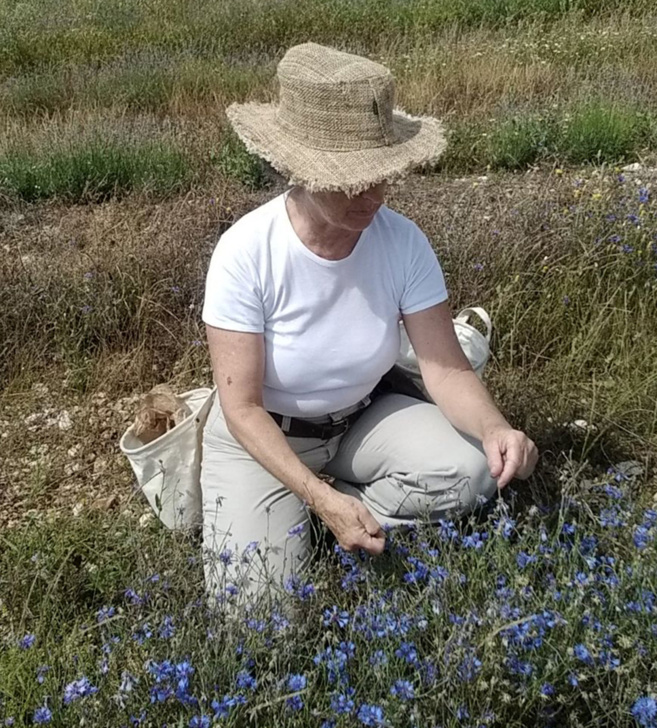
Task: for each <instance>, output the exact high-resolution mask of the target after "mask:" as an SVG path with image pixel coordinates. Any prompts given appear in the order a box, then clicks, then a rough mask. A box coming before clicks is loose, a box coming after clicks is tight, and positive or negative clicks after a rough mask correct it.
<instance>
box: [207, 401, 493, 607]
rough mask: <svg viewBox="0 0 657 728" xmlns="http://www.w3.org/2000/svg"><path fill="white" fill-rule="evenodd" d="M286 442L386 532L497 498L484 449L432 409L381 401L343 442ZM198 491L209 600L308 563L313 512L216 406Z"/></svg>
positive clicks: (342, 437) (424, 404) (274, 578)
mask: <svg viewBox="0 0 657 728" xmlns="http://www.w3.org/2000/svg"><path fill="white" fill-rule="evenodd" d="M288 442H289V444H290V447H291V448H292V449H293V450H294V452H295V453H296V454H297V455H298V456H299V458H300V459H301V460H302V461H303V462H304V463H305V464H306V465H307V466H308V467H309V468H310V469H311V470H312V471H314V472H316V473H320V472H321V473H325V474H327V475H330V476H333V477H334V478H335V482H334V487H335V488H337V489H338V490H340V491H341V492H343V493H348V494H349V495H352V496H354V497H356V498H358V499H359V500H360V501H362V503H363V504H364V505H366V506H367V508H368V509H369V510H370V512H371V513H372V515H373V516H374V517H375V518H376V519H377V520H378V521H379V523H380V524H381V525H382V526H383V525H386V524H387V525H389V526H397V525H403V524H408V523H410V522H412V521H414V520H415V519H417V518H420V517H425V518H428V519H429V520H431V521H435V520H437V519H439V518H443V517H445V516H453V515H461V514H463V513H467V512H468V511H470V510H471V509H472V508H473V506H474V505H475V504H476V503H477V502H478V501H479V502H480V501H481V500H484V499H488V498H490V497H491V496H492V495H493V494H494V493H495V492H496V490H497V483H496V481H495V480H494V479H493V478H491V476H490V473H489V470H488V466H487V462H486V456H485V455H484V453H483V450H482V447H481V443H480V442H479V441H477V440H475V439H473V438H471V437H468V436H467V435H464V434H463V433H461V432H459V431H458V430H456V429H454V427H452V425H451V424H450V423H449V422H448V421H447V419H446V417H445V416H444V415H443V413H442V412H441V411H440V409H439V408H438V407H436V405H434V404H429V403H427V402H421V401H419V400H417V399H413V398H412V397H407V396H405V395H401V394H386V395H383V396H381V397H379V398H378V399H376V400H375V401H374V402H373V403H372V404H371V405H369V407H367V409H366V410H365V412H364V413H363V414H362V415H361V416H360V418H359V419H358V420H357V421H356V423H355V424H354V425H353V426H352V427H351V429H350V430H349V431H348V432H347V433H346V434H344V435H339V436H337V437H334V438H332V439H331V440H320V439H313V438H298V437H288ZM201 485H202V490H203V546H204V561H205V576H206V583H207V586H208V590H209V591H210V593H214V594H216V595H217V596H219V597H221V595H222V594H224V593H225V592H226V590H227V591H228V593H235V592H237V591H238V590H239V592H241V593H250V594H252V593H253V592H254V590H255V591H257V590H258V589H262V588H263V587H264V585H265V584H266V583H268V582H269V583H271V582H272V581H274V582H278V583H280V579H281V578H282V577H283V578H284V577H286V576H288V575H290V574H291V573H293V572H299V571H300V570H303V568H304V567H305V566H306V565H307V564H308V562H309V561H310V557H311V521H310V519H309V513H308V510H307V508H306V507H305V506H304V504H303V503H302V501H301V500H300V499H299V498H298V497H297V496H296V495H295V494H293V493H292V492H291V491H290V490H288V489H287V488H286V487H285V486H284V485H283V484H282V483H281V482H280V481H279V480H277V479H276V478H274V476H272V475H271V474H270V473H269V472H267V471H266V470H265V469H264V468H263V467H262V466H261V465H260V464H259V463H258V462H257V461H256V460H254V459H253V458H252V457H251V455H249V453H248V452H247V451H246V450H245V449H244V448H243V447H242V446H241V445H240V444H239V443H238V442H237V441H236V440H235V439H234V438H233V436H232V435H231V434H230V433H229V431H228V428H227V426H226V421H225V419H224V417H223V414H222V411H221V407H220V405H219V403H218V398H217V399H215V402H214V403H213V405H212V409H211V410H210V414H209V416H208V421H207V424H206V426H205V431H204V438H203V463H202V472H201Z"/></svg>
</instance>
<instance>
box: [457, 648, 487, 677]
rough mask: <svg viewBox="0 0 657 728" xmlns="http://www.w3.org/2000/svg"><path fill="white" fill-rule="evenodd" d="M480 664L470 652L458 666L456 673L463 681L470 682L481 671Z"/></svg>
mask: <svg viewBox="0 0 657 728" xmlns="http://www.w3.org/2000/svg"><path fill="white" fill-rule="evenodd" d="M481 666H482V663H481V660H480V659H479V658H478V657H477V656H476V655H475V654H474V653H472V652H471V653H470V654H468V655H467V657H466V658H465V659H464V660H463V662H461V664H460V665H459V666H458V669H457V675H458V676H459V679H460V680H462V681H463V682H471V681H472V680H474V679H475V677H476V676H477V675H478V674H479V672H481Z"/></svg>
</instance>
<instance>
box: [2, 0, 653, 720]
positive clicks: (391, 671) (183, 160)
mask: <svg viewBox="0 0 657 728" xmlns="http://www.w3.org/2000/svg"><path fill="white" fill-rule="evenodd" d="M305 40H315V41H317V42H323V43H327V44H331V45H334V46H336V47H341V48H344V49H348V50H352V51H354V52H359V53H363V54H367V55H368V56H369V57H372V58H375V59H377V60H380V61H381V62H383V63H385V64H386V65H387V66H389V67H390V68H391V70H392V71H393V72H394V73H395V76H396V78H397V85H398V102H399V104H400V105H401V106H402V107H403V108H405V109H406V110H407V111H408V112H410V113H415V114H420V113H423V114H433V115H437V116H440V117H442V118H443V119H444V120H445V124H446V126H447V127H448V129H449V139H450V145H449V149H448V152H447V153H446V154H445V156H444V157H443V159H442V160H441V161H440V162H439V163H438V164H437V165H435V166H433V167H429V168H425V169H423V170H420V171H418V173H417V174H413V175H412V176H411V177H409V179H408V180H406V181H404V182H402V183H400V184H396V185H394V186H393V187H392V188H391V190H390V195H389V200H388V204H389V205H390V206H391V207H393V208H394V209H397V210H399V211H401V212H403V213H404V214H406V215H408V216H409V217H411V218H412V219H413V220H415V221H416V222H417V223H418V224H419V225H420V226H421V228H422V229H423V230H424V231H425V232H426V233H427V235H428V236H429V238H430V239H431V241H432V243H433V244H434V246H435V249H436V252H437V255H438V256H439V258H440V260H441V263H442V265H443V268H444V270H445V273H446V277H447V283H448V287H449V290H450V295H451V301H452V305H453V308H454V312H455V313H456V312H457V311H458V310H459V309H460V308H462V307H464V306H467V305H471V304H479V305H483V306H484V307H485V308H486V309H487V310H488V311H489V312H490V313H491V316H492V319H493V323H494V327H495V333H494V339H493V355H492V360H491V363H490V364H489V366H488V368H487V371H486V382H487V384H488V386H489V388H490V389H491V391H492V392H493V394H494V395H495V397H496V399H497V401H498V403H499V404H500V407H501V409H502V410H503V412H504V413H505V415H506V416H507V417H508V418H509V420H510V421H511V422H512V423H513V424H514V426H517V427H519V428H521V429H523V430H525V431H526V432H527V433H528V434H529V435H530V436H531V437H532V438H533V439H534V440H535V441H536V442H537V444H538V446H539V449H540V451H541V461H540V464H539V466H538V468H537V471H536V473H535V475H534V476H533V477H532V479H531V480H530V481H527V482H522V483H520V482H516V483H514V484H513V486H512V487H510V488H508V489H506V490H505V492H504V499H503V500H502V501H500V502H498V503H497V504H493V505H491V506H490V507H489V509H488V511H485V512H483V513H481V514H478V516H477V517H476V518H473V519H471V520H470V521H468V522H466V523H456V524H452V523H451V522H449V523H448V522H444V523H443V524H441V525H440V527H439V528H428V527H426V526H425V525H420V526H419V527H418V529H417V530H414V531H411V532H409V533H406V534H401V533H399V534H390V536H389V540H388V547H387V551H386V555H385V556H384V557H382V558H381V559H379V560H376V561H370V560H369V559H368V558H365V557H363V556H361V555H349V554H345V553H340V552H339V551H338V552H332V551H331V548H330V545H324V547H323V548H324V550H325V551H328V552H329V553H328V554H326V553H325V554H323V555H322V556H321V557H320V558H318V560H317V564H316V567H315V568H314V570H313V571H312V572H311V573H310V574H309V575H308V579H307V581H305V582H299V583H290V584H288V585H287V589H286V590H285V591H283V592H282V593H281V594H280V595H276V596H275V597H274V596H273V597H272V601H271V603H268V604H260V605H258V606H257V607H255V608H254V609H252V610H247V611H243V612H237V611H236V610H235V609H233V608H230V607H229V608H227V609H226V610H219V611H210V610H208V609H207V605H206V604H205V602H204V599H203V583H202V568H201V566H200V553H201V551H200V543H199V542H198V539H196V538H194V537H191V536H189V537H188V536H184V535H182V534H175V533H169V532H165V531H164V529H162V528H161V527H160V526H159V524H158V522H157V521H156V520H154V519H153V518H152V517H151V516H150V512H149V510H148V506H147V504H146V503H145V501H144V500H143V499H142V498H141V497H140V496H139V494H136V493H135V492H134V490H133V485H132V482H133V479H132V475H131V472H130V469H129V466H128V464H127V462H126V461H125V460H124V458H123V456H122V455H121V454H120V453H119V451H118V438H119V437H120V435H121V433H122V432H123V430H124V429H125V428H126V427H127V426H128V424H129V423H130V422H131V420H132V418H133V416H134V412H135V408H136V404H137V401H138V398H139V396H140V395H141V394H142V393H144V392H145V391H147V390H148V389H150V387H152V386H153V385H154V384H157V383H161V382H169V383H171V384H172V386H173V387H174V388H175V389H177V390H180V391H184V390H185V389H189V388H191V387H194V386H199V385H206V384H208V383H209V382H210V380H211V372H210V366H209V358H208V353H207V348H206V346H205V334H204V330H203V326H202V324H201V321H200V307H201V305H202V301H203V288H204V278H205V272H206V270H207V265H208V262H209V256H210V254H211V251H212V249H213V246H214V244H215V242H216V239H217V236H218V234H219V233H220V232H221V231H222V230H224V229H225V228H226V227H227V226H228V225H230V224H231V223H232V222H233V221H234V220H236V219H237V218H238V217H239V216H241V215H242V214H244V213H245V212H247V211H248V210H250V209H253V208H254V207H256V206H257V205H258V204H261V203H262V202H264V201H265V200H268V199H270V198H271V197H272V196H274V195H275V194H278V193H279V192H280V191H282V190H283V189H284V186H285V181H284V180H283V179H281V178H280V177H279V176H278V175H277V174H276V173H275V172H274V171H273V170H271V169H270V168H269V167H267V166H265V165H263V164H261V163H260V162H259V161H258V160H256V159H254V158H253V157H251V156H250V155H249V154H247V153H246V151H245V150H244V148H243V147H242V146H241V144H240V143H239V141H238V140H237V139H236V137H235V136H234V135H233V134H232V133H231V131H230V129H229V128H228V127H227V124H226V121H225V116H224V108H225V106H226V105H227V104H228V103H230V102H232V101H234V100H237V101H243V100H249V99H259V100H267V99H274V98H275V96H276V88H275V84H274V82H273V81H274V76H275V69H276V63H277V62H278V60H279V59H280V58H281V56H282V55H283V53H284V52H285V49H286V48H287V47H289V46H290V45H292V44H294V43H296V42H302V41H305ZM656 40H657V10H656V9H655V7H654V4H653V3H651V2H647V0H625V1H624V2H618V1H616V0H597V1H595V2H594V1H593V0H580V1H577V0H570V1H568V0H405V1H403V2H402V1H401V0H324V1H321V2H320V0H306V1H304V2H303V3H298V2H297V3H292V2H290V0H271V2H262V0H241V2H237V1H236V0H224V1H223V2H221V3H209V2H206V1H205V0H193V1H191V2H182V1H181V0H152V1H150V2H149V1H147V2H139V3H138V2H136V0H110V1H108V2H106V3H99V2H95V1H94V2H92V1H91V0H61V1H60V2H54V0H31V1H30V2H22V3H18V2H15V1H14V0H0V124H1V129H2V131H1V132H0V308H1V309H2V312H3V313H2V316H1V317H0V725H2V724H3V721H4V725H6V726H11V725H14V726H29V725H33V724H46V723H48V724H51V725H53V726H72V725H98V726H105V725H107V726H110V725H111V726H137V725H143V726H161V725H164V724H166V725H168V726H189V727H190V728H208V727H209V726H210V725H214V724H215V723H216V724H217V725H227V726H246V725H251V724H252V725H263V726H268V725H273V724H276V725H285V726H288V725H289V726H315V725H316V726H318V727H319V726H323V728H330V727H335V728H339V727H341V726H352V725H359V726H360V725H365V726H379V725H380V726H391V727H392V726H395V727H396V726H409V725H416V726H418V727H420V728H424V727H425V726H426V727H433V726H443V727H444V728H452V727H453V726H535V725H539V726H555V727H556V726H577V727H580V726H657V702H655V699H656V698H657V687H656V686H655V682H654V674H655V665H656V664H657V596H656V594H657V571H656V569H655V565H656V557H657V552H656V547H655V539H654V535H655V532H656V529H657V525H656V524H657V513H656V512H655V511H654V510H652V505H653V495H656V496H657V477H656V475H655V472H656V471H655V453H656V452H657V368H656V367H655V361H657V336H656V335H655V332H656V331H657V200H656V197H657V187H656V182H657V60H656V57H655V54H654V45H655V41H656ZM291 537H293V536H291ZM225 558H226V559H229V558H237V556H236V555H230V554H226V556H225ZM247 558H249V559H250V558H257V554H250V555H247ZM226 599H227V603H229V604H230V602H231V601H234V600H235V599H237V597H235V596H234V595H233V596H231V594H230V589H228V590H227V595H226Z"/></svg>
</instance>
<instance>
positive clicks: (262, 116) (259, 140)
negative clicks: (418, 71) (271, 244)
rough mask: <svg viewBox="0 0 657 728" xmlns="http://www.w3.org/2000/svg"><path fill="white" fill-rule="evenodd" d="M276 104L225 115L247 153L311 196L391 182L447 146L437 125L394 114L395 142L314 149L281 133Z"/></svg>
mask: <svg viewBox="0 0 657 728" xmlns="http://www.w3.org/2000/svg"><path fill="white" fill-rule="evenodd" d="M276 112H277V107H276V105H275V104H262V103H256V102H249V103H245V104H231V105H230V106H229V107H228V108H227V109H226V114H227V116H228V119H229V120H230V122H231V124H232V126H233V128H234V129H235V131H236V133H237V135H238V136H239V137H240V139H241V140H242V141H243V142H244V144H245V145H246V148H247V149H248V151H249V152H251V153H253V154H256V155H258V156H259V157H262V158H263V159H265V160H266V161H267V162H269V163H270V164H271V166H272V167H274V169H276V170H277V171H278V172H280V173H281V174H282V175H283V176H285V177H287V178H288V181H289V182H290V184H294V185H301V186H303V187H305V188H307V189H309V190H310V191H313V192H319V191H342V192H345V193H346V194H348V195H349V196H353V195H357V194H359V193H360V192H362V191H363V190H366V189H368V188H369V187H372V186H373V185H376V184H379V183H381V182H384V181H387V182H394V181H396V180H398V179H400V178H402V177H404V176H405V175H407V174H408V173H409V172H411V171H412V170H413V169H414V168H416V167H419V166H421V165H424V164H428V163H432V162H435V161H436V160H437V159H438V158H439V157H440V155H441V154H442V153H443V151H444V150H445V147H446V146H447V140H446V137H445V129H444V127H443V125H442V123H441V122H440V120H438V119H435V118H433V117H429V116H419V117H418V116H410V115H409V114H406V113H405V112H404V111H402V110H401V109H395V110H394V112H393V120H394V126H395V133H396V138H397V141H396V143H394V144H391V145H388V146H381V147H374V148H366V149H359V150H357V151H325V150H322V149H312V148H310V147H308V146H305V145H303V144H301V143H300V142H299V140H298V139H296V138H294V137H292V136H291V135H289V134H288V133H287V132H286V131H285V129H283V128H282V127H281V126H280V125H279V124H278V121H277V118H276Z"/></svg>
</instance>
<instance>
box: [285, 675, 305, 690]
mask: <svg viewBox="0 0 657 728" xmlns="http://www.w3.org/2000/svg"><path fill="white" fill-rule="evenodd" d="M306 682H307V680H306V676H305V675H290V676H289V677H288V679H287V687H288V689H289V690H294V691H295V692H296V691H298V690H303V689H304V688H305V687H306Z"/></svg>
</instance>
